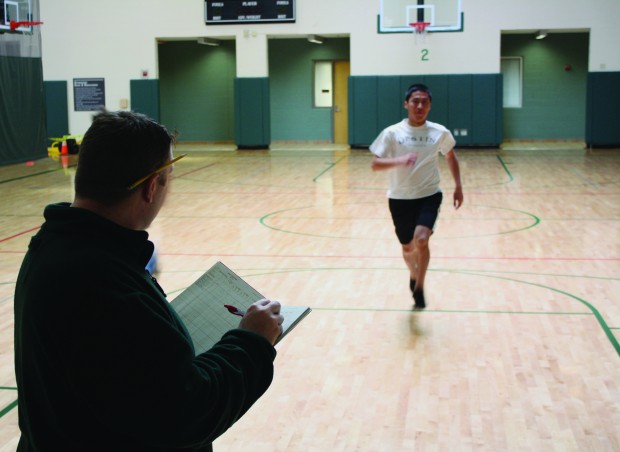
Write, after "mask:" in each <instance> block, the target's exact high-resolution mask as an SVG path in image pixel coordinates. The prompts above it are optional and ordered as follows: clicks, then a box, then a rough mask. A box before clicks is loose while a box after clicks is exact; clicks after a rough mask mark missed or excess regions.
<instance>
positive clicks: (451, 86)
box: [349, 74, 502, 147]
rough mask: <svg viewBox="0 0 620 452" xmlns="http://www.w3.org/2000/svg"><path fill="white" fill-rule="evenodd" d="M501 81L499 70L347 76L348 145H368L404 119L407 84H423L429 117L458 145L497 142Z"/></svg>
mask: <svg viewBox="0 0 620 452" xmlns="http://www.w3.org/2000/svg"><path fill="white" fill-rule="evenodd" d="M501 80H502V79H501V74H465V75H460V74H459V75H426V76H410V75H406V76H357V77H355V76H353V77H350V79H349V143H350V144H351V145H352V146H354V147H366V146H368V145H370V144H371V143H372V142H373V141H374V139H375V138H376V137H377V135H378V134H379V133H380V132H381V130H383V129H384V128H385V127H387V126H389V125H391V124H395V123H397V122H398V121H400V120H402V119H404V118H406V117H407V111H406V110H405V108H404V101H405V92H406V91H407V88H408V87H409V86H411V85H412V84H413V83H424V84H426V85H427V86H428V87H429V88H430V90H431V92H432V94H433V103H432V107H431V112H430V113H429V116H428V120H429V121H433V122H437V123H439V124H442V125H444V126H446V127H447V128H448V129H450V131H452V133H453V134H454V135H455V137H454V138H455V139H456V142H457V146H499V145H500V144H501V142H502V128H501V125H502V110H501V105H502V82H501Z"/></svg>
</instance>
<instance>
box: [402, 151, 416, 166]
mask: <svg viewBox="0 0 620 452" xmlns="http://www.w3.org/2000/svg"><path fill="white" fill-rule="evenodd" d="M401 159H402V161H401V162H402V163H401V164H402V165H405V166H413V165H415V162H416V161H417V160H418V154H417V153H416V152H410V153H409V154H406V155H403V156H402V157H401Z"/></svg>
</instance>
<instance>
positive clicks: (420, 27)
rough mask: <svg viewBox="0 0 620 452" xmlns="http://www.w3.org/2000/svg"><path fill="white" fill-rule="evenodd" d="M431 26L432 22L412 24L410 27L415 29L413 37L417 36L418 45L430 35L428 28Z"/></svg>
mask: <svg viewBox="0 0 620 452" xmlns="http://www.w3.org/2000/svg"><path fill="white" fill-rule="evenodd" d="M430 24H431V23H430V22H412V23H410V24H409V26H410V27H411V28H412V29H413V30H412V31H413V35H414V36H415V41H416V43H418V42H424V39H425V38H426V34H427V33H428V30H427V29H426V27H428V26H429V25H430Z"/></svg>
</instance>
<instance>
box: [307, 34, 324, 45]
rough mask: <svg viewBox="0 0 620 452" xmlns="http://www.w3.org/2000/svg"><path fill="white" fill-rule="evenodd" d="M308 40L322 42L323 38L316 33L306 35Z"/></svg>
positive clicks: (315, 42) (316, 42)
mask: <svg viewBox="0 0 620 452" xmlns="http://www.w3.org/2000/svg"><path fill="white" fill-rule="evenodd" d="M308 42H313V43H314V44H323V38H321V37H320V36H317V35H308Z"/></svg>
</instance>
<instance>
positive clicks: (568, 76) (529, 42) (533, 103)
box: [501, 33, 589, 140]
mask: <svg viewBox="0 0 620 452" xmlns="http://www.w3.org/2000/svg"><path fill="white" fill-rule="evenodd" d="M588 47H589V35H588V34H587V33H549V35H548V36H547V37H546V38H545V39H541V40H537V39H534V35H533V34H531V33H528V34H518V35H502V44H501V55H502V56H503V57H510V56H513V57H514V56H516V57H522V58H523V104H522V107H521V108H504V136H505V138H506V139H517V140H553V139H557V140H584V139H585V129H586V90H587V76H588ZM566 64H569V65H570V67H571V70H570V71H566V70H565V69H564V66H565V65H566Z"/></svg>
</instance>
